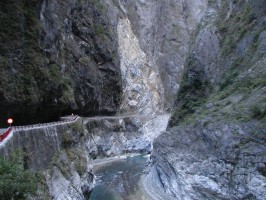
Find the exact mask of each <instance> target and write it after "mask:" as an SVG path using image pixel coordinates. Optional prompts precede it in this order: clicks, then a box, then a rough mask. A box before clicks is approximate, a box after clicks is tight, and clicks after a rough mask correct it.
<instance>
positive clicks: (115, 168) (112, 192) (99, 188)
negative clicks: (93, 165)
mask: <svg viewBox="0 0 266 200" xmlns="http://www.w3.org/2000/svg"><path fill="white" fill-rule="evenodd" d="M146 161H147V156H143V155H136V156H128V157H126V158H125V159H121V160H117V161H112V162H110V163H107V164H104V166H101V167H97V170H96V171H95V174H96V176H97V181H96V187H95V188H94V189H93V191H92V193H91V196H90V198H89V200H135V197H133V196H134V195H135V194H136V193H137V192H138V191H137V190H138V184H137V183H138V180H139V178H140V176H141V174H142V172H143V170H144V168H145V166H146Z"/></svg>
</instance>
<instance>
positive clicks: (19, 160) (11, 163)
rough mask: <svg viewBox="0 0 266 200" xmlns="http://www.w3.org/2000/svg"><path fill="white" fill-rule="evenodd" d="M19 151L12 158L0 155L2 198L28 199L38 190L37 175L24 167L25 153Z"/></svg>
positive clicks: (0, 190) (0, 191) (7, 199)
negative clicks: (8, 158)
mask: <svg viewBox="0 0 266 200" xmlns="http://www.w3.org/2000/svg"><path fill="white" fill-rule="evenodd" d="M21 155H22V154H21V153H17V154H14V155H12V156H11V159H10V160H7V159H4V158H3V157H0V199H2V200H10V199H14V200H16V199H19V200H22V199H26V198H27V196H30V195H34V194H35V192H36V190H37V183H38V180H37V175H36V174H34V173H32V172H30V171H29V170H26V169H24V166H23V155H22V156H21Z"/></svg>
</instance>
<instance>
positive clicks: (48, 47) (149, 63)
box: [0, 0, 207, 124]
mask: <svg viewBox="0 0 266 200" xmlns="http://www.w3.org/2000/svg"><path fill="white" fill-rule="evenodd" d="M206 5H207V4H206V0H204V1H195V0H189V1H179V0H175V1H170V0H166V1H151V0H149V1H142V0H137V1H120V0H107V1H103V0H99V1H96V0H91V1H89V0H82V1H76V0H75V1H61V0H56V1H47V0H43V1H36V0H23V1H6V0H5V1H1V4H0V21H1V28H0V33H1V34H0V44H1V51H0V53H1V54H0V56H1V57H0V65H1V68H0V69H1V71H0V77H1V80H0V86H1V87H0V97H1V102H0V107H1V110H2V115H1V123H3V121H5V118H6V116H12V117H14V118H15V119H16V120H15V123H17V124H20V123H21V124H22V123H33V122H34V123H38V122H43V121H49V120H55V119H56V118H58V116H60V115H61V114H62V113H70V112H73V111H75V112H77V113H80V114H84V115H93V114H111V113H116V112H117V111H120V112H123V113H131V114H132V113H142V114H152V113H162V112H163V111H164V110H166V109H171V107H172V105H173V101H174V98H175V94H176V92H177V90H178V88H179V83H180V77H181V74H182V71H183V68H184V63H185V59H186V56H187V52H188V43H189V40H190V38H191V35H192V33H193V31H194V30H195V29H196V26H197V24H198V22H199V21H200V18H201V17H202V15H203V13H204V12H205V9H206ZM181 38H182V39H181ZM39 113H42V115H40V114H39ZM25 116H27V117H25Z"/></svg>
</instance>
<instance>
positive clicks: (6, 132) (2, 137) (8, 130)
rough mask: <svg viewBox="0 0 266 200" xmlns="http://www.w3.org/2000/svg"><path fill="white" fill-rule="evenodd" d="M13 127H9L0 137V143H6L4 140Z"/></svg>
mask: <svg viewBox="0 0 266 200" xmlns="http://www.w3.org/2000/svg"><path fill="white" fill-rule="evenodd" d="M11 131H12V127H9V128H8V129H7V130H6V131H5V132H4V133H2V134H1V135H0V142H2V141H4V139H6V138H7V136H8V135H9V134H10V133H11Z"/></svg>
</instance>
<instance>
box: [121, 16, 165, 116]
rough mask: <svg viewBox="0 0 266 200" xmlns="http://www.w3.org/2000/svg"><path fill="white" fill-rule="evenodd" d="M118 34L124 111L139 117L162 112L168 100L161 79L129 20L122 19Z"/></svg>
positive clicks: (122, 108)
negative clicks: (150, 62)
mask: <svg viewBox="0 0 266 200" xmlns="http://www.w3.org/2000/svg"><path fill="white" fill-rule="evenodd" d="M117 34H118V44H119V48H118V49H119V55H120V67H121V75H122V82H123V99H122V103H121V107H120V109H121V111H122V112H128V113H138V114H150V113H156V112H160V111H162V109H163V104H164V98H162V97H163V87H162V83H161V79H160V75H159V73H158V70H157V69H156V68H155V67H154V66H150V65H149V62H148V57H147V55H146V54H145V53H144V52H143V51H142V49H141V48H140V45H139V40H138V38H137V37H136V36H135V35H134V33H133V31H132V29H131V23H130V21H129V20H128V19H127V18H125V19H119V22H118V25H117Z"/></svg>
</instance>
